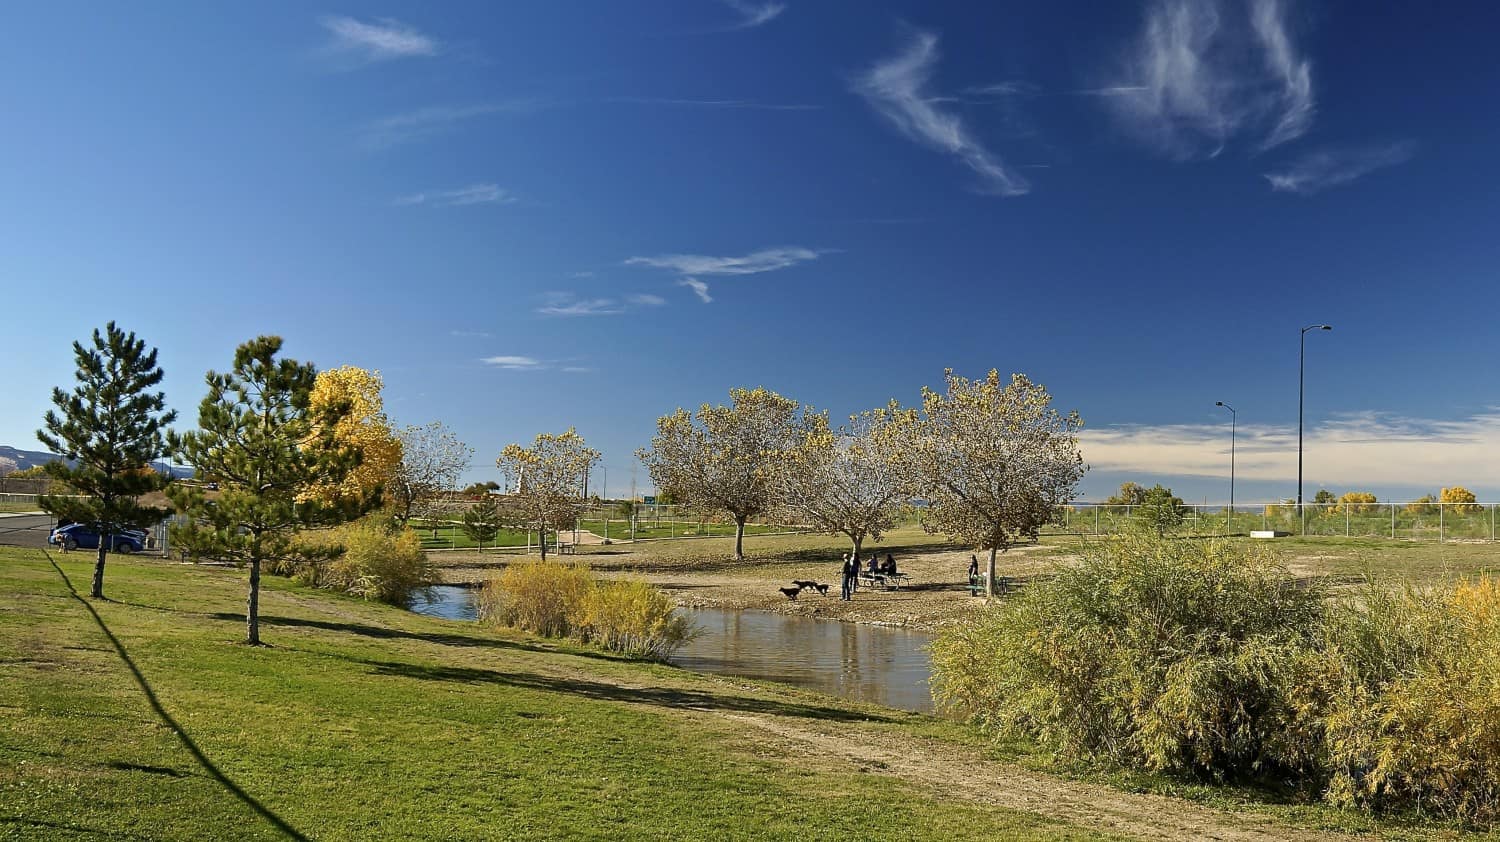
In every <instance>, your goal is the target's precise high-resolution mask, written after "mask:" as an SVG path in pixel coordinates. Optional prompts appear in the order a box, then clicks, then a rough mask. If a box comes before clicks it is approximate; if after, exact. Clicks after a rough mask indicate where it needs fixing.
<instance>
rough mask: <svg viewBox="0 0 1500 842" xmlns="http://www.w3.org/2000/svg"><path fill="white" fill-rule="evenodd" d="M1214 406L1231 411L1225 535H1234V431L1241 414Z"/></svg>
mask: <svg viewBox="0 0 1500 842" xmlns="http://www.w3.org/2000/svg"><path fill="white" fill-rule="evenodd" d="M1214 406H1222V407H1224V408H1225V409H1227V410H1229V511H1228V512H1226V513H1225V515H1224V534H1225V535H1226V536H1228V535H1233V534H1234V430H1235V427H1237V426H1238V425H1239V420H1240V414H1239V413H1238V412H1235V411H1234V407H1232V406H1230V405H1229V404H1227V403H1225V402H1223V401H1214Z"/></svg>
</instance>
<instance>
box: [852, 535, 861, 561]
mask: <svg viewBox="0 0 1500 842" xmlns="http://www.w3.org/2000/svg"><path fill="white" fill-rule="evenodd" d="M849 540H850V542H851V543H853V544H854V557H855V558H859V549H860V547H863V546H864V544H865V536H863V535H860V536H859V537H857V538H856V537H854V536H852V535H851V536H849Z"/></svg>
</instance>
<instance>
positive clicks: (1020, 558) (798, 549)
mask: <svg viewBox="0 0 1500 842" xmlns="http://www.w3.org/2000/svg"><path fill="white" fill-rule="evenodd" d="M796 537H797V540H794V541H782V542H776V543H772V542H770V540H769V539H764V538H762V539H757V541H756V543H758V544H760V547H759V548H758V555H757V557H753V558H751V559H750V560H747V561H744V562H734V561H732V560H730V559H729V558H728V556H729V555H730V553H729V552H728V549H729V544H728V542H726V541H718V540H712V541H710V540H703V541H691V542H686V541H679V542H674V543H675V544H677V545H678V546H675V547H671V548H665V547H662V546H660V545H646V544H644V543H643V544H641V545H631V544H628V543H621V544H612V545H609V546H588V547H580V548H579V550H580V551H579V552H578V554H577V555H572V556H563V558H566V559H569V560H578V561H584V562H587V563H588V564H589V566H590V567H592V568H594V569H595V570H596V571H599V572H600V573H602V574H603V575H606V576H617V575H618V576H632V577H636V578H642V579H645V580H647V581H649V582H651V583H652V584H654V585H656V586H658V587H660V588H661V589H663V590H664V591H666V592H667V593H669V594H671V595H672V596H673V598H675V599H676V600H677V602H678V604H680V605H682V606H684V607H689V608H724V609H753V610H759V611H774V612H777V613H782V614H801V615H804V616H810V617H818V618H822V619H837V620H844V621H846V622H859V623H882V624H889V625H897V626H904V627H908V628H914V629H927V630H930V629H934V628H936V627H938V626H940V625H942V624H943V623H945V622H948V621H951V620H954V619H957V618H959V617H962V616H963V615H965V614H966V613H968V612H969V611H971V610H972V609H973V608H974V607H976V606H978V605H982V604H983V603H984V601H985V600H984V599H983V597H977V598H976V597H974V596H972V595H971V594H970V592H969V589H968V587H967V585H968V569H969V556H970V553H969V552H966V551H954V550H949V549H943V548H938V547H931V546H928V547H917V548H912V547H907V546H902V547H899V548H895V549H897V550H898V551H897V552H895V553H893V554H894V555H895V557H896V562H897V565H898V567H899V569H900V570H901V572H903V573H907V574H909V576H910V578H909V580H908V581H907V584H906V585H904V586H902V587H900V588H899V589H895V590H884V589H880V588H874V589H872V588H869V587H866V586H864V585H862V586H861V587H860V589H859V592H858V593H857V594H855V596H854V598H853V599H852V600H850V601H848V602H845V601H842V600H840V599H839V566H840V553H841V552H842V551H843V550H840V549H839V548H837V547H836V545H833V544H832V542H831V541H830V540H829V539H822V541H821V542H818V541H817V540H816V539H809V538H808V537H805V536H796ZM768 543H769V544H770V546H767V544H768ZM817 543H823V544H824V545H825V546H822V547H820V546H817V545H816V544H817ZM747 544H748V539H747ZM782 545H784V546H782ZM809 545H811V546H809ZM429 555H430V557H431V558H432V559H433V560H434V561H435V562H436V563H437V564H438V565H439V568H440V570H441V574H442V578H443V581H445V582H449V583H460V582H476V581H483V580H485V579H488V578H490V577H491V576H493V575H495V574H496V573H497V572H498V571H499V570H501V569H503V567H504V565H505V564H506V563H507V562H508V561H511V560H514V559H516V558H518V556H515V555H498V554H493V553H491V554H485V555H481V554H479V553H476V552H441V553H430V554H429ZM532 557H533V558H535V556H532ZM880 557H881V558H882V559H884V558H885V548H884V547H882V548H881V549H880ZM985 561H986V559H983V558H981V559H980V567H981V570H982V569H983V568H984V566H985ZM1057 561H1058V556H1057V555H1055V554H1054V553H1053V548H1051V547H1046V546H1043V545H1025V546H1021V547H1017V548H1015V549H1012V550H1011V551H1010V552H1008V553H1005V554H1003V555H1001V556H1000V557H999V559H998V561H997V570H998V571H999V575H1000V576H1004V577H1006V578H1007V580H1008V581H1009V582H1010V583H1012V587H1025V586H1026V583H1027V582H1028V581H1030V580H1031V579H1033V578H1034V577H1036V576H1038V575H1043V574H1045V573H1046V572H1047V571H1048V570H1049V569H1051V568H1052V567H1053V566H1054V565H1055V564H1056V563H1057ZM795 580H807V581H815V582H819V583H822V584H826V585H828V593H827V595H826V596H824V595H822V594H820V593H818V592H817V591H815V590H803V591H802V592H801V593H800V594H799V595H798V596H797V598H796V599H795V600H791V599H788V598H787V597H786V596H785V595H784V594H782V593H781V592H780V591H779V590H778V588H782V587H788V586H790V585H791V583H792V582H793V581H795Z"/></svg>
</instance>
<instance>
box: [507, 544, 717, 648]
mask: <svg viewBox="0 0 1500 842" xmlns="http://www.w3.org/2000/svg"><path fill="white" fill-rule="evenodd" d="M479 616H480V619H482V620H485V621H486V622H490V623H494V624H497V625H503V626H513V627H515V628H518V629H523V630H525V631H529V632H532V633H534V634H539V635H542V636H543V637H572V638H575V639H577V640H581V641H583V642H584V643H592V644H594V645H596V646H599V647H601V648H603V649H608V650H610V651H612V652H621V653H624V654H626V655H632V656H635V657H638V658H650V659H652V660H657V661H664V660H666V659H667V657H668V656H670V655H671V654H672V653H673V652H675V651H676V650H677V649H678V648H679V647H681V646H682V645H683V644H684V643H687V642H688V641H689V640H692V639H693V636H694V630H693V627H692V624H690V623H689V622H688V621H687V619H686V618H685V617H682V616H679V615H678V614H677V610H676V606H675V605H674V604H673V602H672V600H671V598H669V597H668V596H667V595H666V594H664V593H662V592H661V591H660V590H657V589H656V588H655V587H653V586H651V585H649V584H647V583H646V582H641V581H636V580H621V581H610V582H598V581H595V579H594V575H593V573H592V572H591V571H590V570H589V568H588V565H586V564H583V563H581V562H572V563H564V562H559V561H525V562H521V563H520V564H513V565H511V566H510V567H507V568H506V569H505V572H504V573H502V574H500V576H498V577H496V578H494V579H491V580H489V581H488V582H485V583H484V587H483V588H482V589H481V590H480V592H479Z"/></svg>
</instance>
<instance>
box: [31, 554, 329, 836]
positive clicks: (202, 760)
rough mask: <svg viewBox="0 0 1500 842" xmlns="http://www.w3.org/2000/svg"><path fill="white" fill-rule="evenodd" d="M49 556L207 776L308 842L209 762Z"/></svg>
mask: <svg viewBox="0 0 1500 842" xmlns="http://www.w3.org/2000/svg"><path fill="white" fill-rule="evenodd" d="M44 552H45V551H44ZM46 555H47V561H49V562H51V563H52V568H53V569H54V570H56V571H57V575H59V576H61V577H62V580H63V584H65V585H67V587H68V593H70V594H72V595H73V598H74V599H75V600H77V601H78V602H79V604H81V605H82V606H83V607H84V608H85V609H87V610H88V612H89V615H90V616H91V617H93V618H94V623H95V624H96V625H98V627H99V630H100V631H102V632H104V636H105V637H106V638H109V642H110V645H112V646H113V647H114V649H115V653H116V654H118V655H119V656H120V660H121V661H123V662H124V663H125V666H126V668H127V669H129V670H130V674H131V676H133V677H134V678H135V683H136V685H137V686H139V687H140V688H141V692H142V693H144V694H145V696H146V701H147V702H148V703H150V705H151V710H152V711H154V712H155V713H156V716H157V718H159V719H160V720H161V721H162V723H163V724H165V725H166V726H167V727H168V728H169V729H171V731H172V733H174V734H176V735H177V739H178V740H179V741H181V742H182V745H183V747H184V748H186V749H187V750H188V753H189V754H191V755H192V756H193V759H194V760H197V761H198V764H199V765H200V766H202V767H203V769H204V771H206V772H208V774H209V775H210V776H212V777H213V779H214V780H216V781H218V782H219V784H220V785H222V786H223V787H224V788H225V789H227V790H229V792H230V794H232V795H233V796H234V797H235V798H238V799H239V800H240V801H241V802H243V803H244V805H245V806H246V807H249V808H250V809H251V810H253V811H255V813H256V815H258V816H260V817H261V818H263V819H265V820H266V821H267V822H269V823H270V824H271V826H273V827H275V828H276V829H277V830H279V831H281V832H282V833H283V834H285V835H286V836H287V837H288V838H289V839H295V840H299V842H306V840H307V837H306V836H303V835H302V834H301V833H300V832H299V831H298V830H297V829H296V828H294V827H292V826H291V825H289V824H287V823H286V821H285V820H284V819H282V818H281V817H280V816H278V815H276V814H275V813H273V812H271V810H270V809H269V808H267V807H266V806H265V805H264V804H262V803H260V802H259V801H257V800H255V797H254V796H252V795H250V793H248V792H246V791H244V790H243V789H241V788H240V786H239V784H237V783H235V782H234V781H233V780H231V779H230V778H229V776H228V775H225V774H224V773H223V772H222V771H220V769H219V767H218V766H216V765H214V762H213V761H212V760H209V759H208V755H206V754H204V753H203V750H202V749H201V748H199V747H198V743H197V742H195V741H194V740H193V738H192V737H191V736H190V735H189V734H188V732H187V731H186V730H184V729H183V727H182V726H181V725H179V724H178V723H177V720H176V719H173V718H172V715H171V714H169V713H167V709H166V708H164V707H162V704H161V700H160V699H158V698H157V697H156V691H155V690H154V689H152V687H151V684H150V683H149V682H147V681H146V676H145V675H143V674H142V673H141V670H140V668H139V667H137V666H136V665H135V661H134V660H133V659H132V658H131V657H130V653H129V652H127V651H125V645H124V644H122V643H121V642H120V639H119V638H117V637H115V634H114V632H112V631H110V630H109V626H107V625H105V624H104V618H103V617H100V616H99V612H98V611H95V610H94V606H93V605H91V604H89V601H88V600H86V599H84V598H83V597H82V596H80V595H79V593H78V591H77V590H76V589H75V588H74V587H73V581H72V580H71V579H69V578H68V574H67V573H64V572H63V569H62V567H60V566H58V564H57V560H56V559H54V558H52V554H51V553H46Z"/></svg>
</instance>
